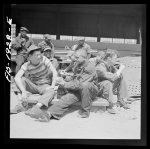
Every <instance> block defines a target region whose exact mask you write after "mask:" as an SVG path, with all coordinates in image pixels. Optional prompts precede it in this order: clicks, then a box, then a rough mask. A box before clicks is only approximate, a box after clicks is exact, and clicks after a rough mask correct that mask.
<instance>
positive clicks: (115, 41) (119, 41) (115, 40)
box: [113, 38, 124, 43]
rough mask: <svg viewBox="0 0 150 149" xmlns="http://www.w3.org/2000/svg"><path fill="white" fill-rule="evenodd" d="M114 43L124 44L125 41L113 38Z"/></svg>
mask: <svg viewBox="0 0 150 149" xmlns="http://www.w3.org/2000/svg"><path fill="white" fill-rule="evenodd" d="M113 43H124V39H121V38H113Z"/></svg>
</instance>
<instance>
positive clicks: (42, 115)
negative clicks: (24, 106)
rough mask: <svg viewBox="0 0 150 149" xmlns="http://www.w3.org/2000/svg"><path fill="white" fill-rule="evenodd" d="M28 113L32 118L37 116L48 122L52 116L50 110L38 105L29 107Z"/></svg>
mask: <svg viewBox="0 0 150 149" xmlns="http://www.w3.org/2000/svg"><path fill="white" fill-rule="evenodd" d="M25 114H26V115H28V116H30V117H31V118H35V119H37V120H39V121H41V122H48V121H49V120H50V118H51V114H50V113H48V112H45V111H43V110H42V109H40V108H39V107H38V106H37V105H35V106H34V107H33V108H31V109H29V110H28V111H27V112H25Z"/></svg>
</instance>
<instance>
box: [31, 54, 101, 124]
mask: <svg viewBox="0 0 150 149" xmlns="http://www.w3.org/2000/svg"><path fill="white" fill-rule="evenodd" d="M75 56H76V60H77V65H78V67H76V68H74V71H73V72H74V75H73V76H72V80H69V81H68V80H63V79H62V78H60V79H58V81H57V84H59V85H60V86H61V87H62V88H64V89H65V90H66V93H65V94H64V95H63V96H61V98H60V100H59V101H57V102H56V103H54V104H53V105H52V106H50V107H49V108H48V110H47V111H46V112H45V111H43V110H42V109H40V110H41V112H39V113H36V114H30V116H31V117H32V118H36V119H38V120H39V121H49V120H50V118H52V117H53V118H55V119H60V118H61V117H62V116H63V114H64V112H65V111H66V110H68V109H69V107H70V105H72V104H73V103H75V102H77V101H79V100H81V108H82V109H81V111H80V112H79V114H80V116H81V118H87V117H89V115H90V106H91V102H92V100H94V99H95V97H96V96H97V92H98V88H97V86H96V82H97V75H96V70H95V68H94V66H93V65H92V64H91V63H90V62H89V60H88V56H87V53H86V51H76V54H75Z"/></svg>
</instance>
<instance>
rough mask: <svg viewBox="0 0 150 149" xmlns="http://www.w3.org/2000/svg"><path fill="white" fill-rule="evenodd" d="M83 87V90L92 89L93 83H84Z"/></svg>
mask: <svg viewBox="0 0 150 149" xmlns="http://www.w3.org/2000/svg"><path fill="white" fill-rule="evenodd" d="M81 87H82V89H90V88H92V87H93V83H92V82H85V83H82V85H81Z"/></svg>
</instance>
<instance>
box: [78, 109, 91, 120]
mask: <svg viewBox="0 0 150 149" xmlns="http://www.w3.org/2000/svg"><path fill="white" fill-rule="evenodd" d="M89 116H90V113H89V112H83V111H82V110H80V111H79V117H80V118H88V117H89Z"/></svg>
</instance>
